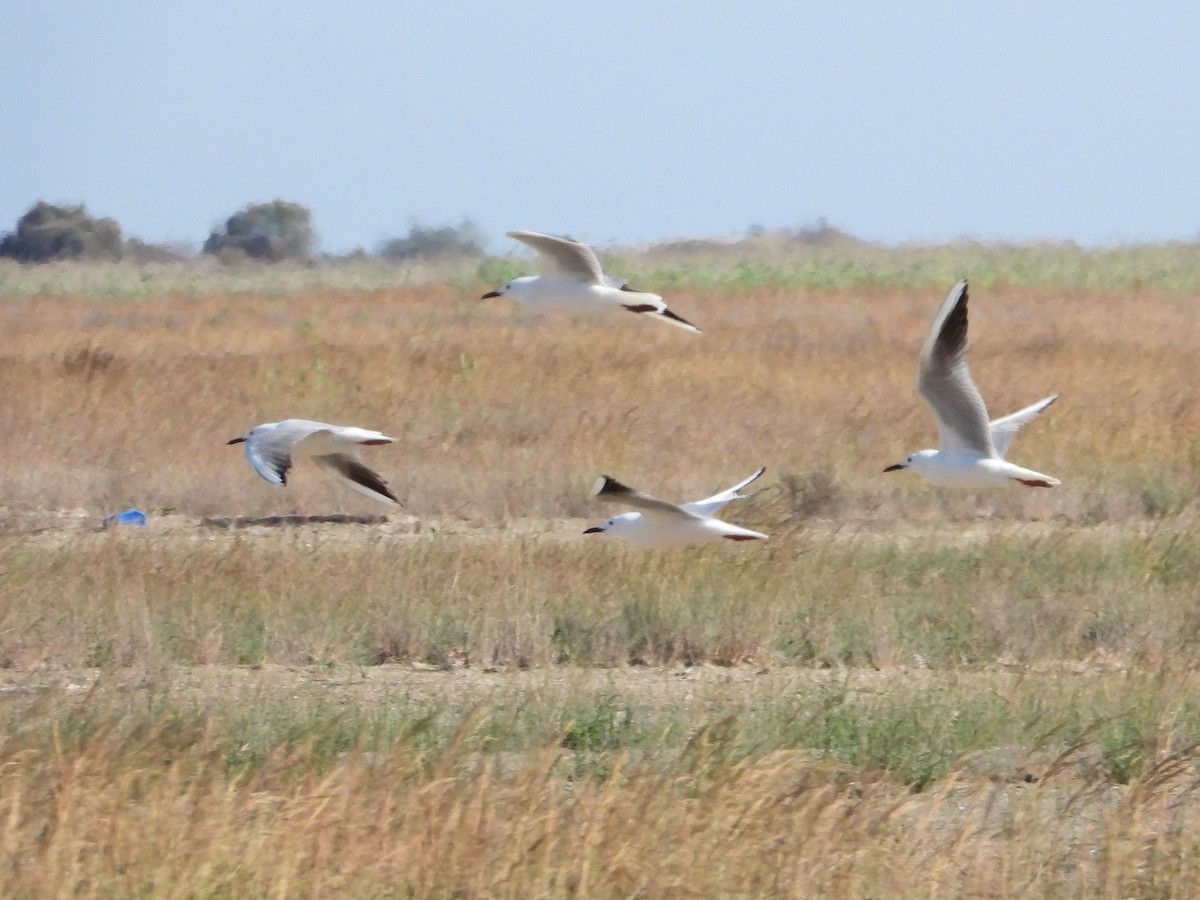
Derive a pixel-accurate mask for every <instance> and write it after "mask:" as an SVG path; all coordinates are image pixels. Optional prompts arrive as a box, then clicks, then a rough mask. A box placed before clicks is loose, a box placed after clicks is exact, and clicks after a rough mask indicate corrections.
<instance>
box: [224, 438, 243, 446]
mask: <svg viewBox="0 0 1200 900" xmlns="http://www.w3.org/2000/svg"><path fill="white" fill-rule="evenodd" d="M245 441H246V439H245V438H244V437H240V438H234V439H233V440H231V441H226V442H225V443H226V444H243V443H245Z"/></svg>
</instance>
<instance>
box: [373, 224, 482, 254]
mask: <svg viewBox="0 0 1200 900" xmlns="http://www.w3.org/2000/svg"><path fill="white" fill-rule="evenodd" d="M485 243H486V239H485V238H484V236H483V232H482V231H481V230H480V229H479V226H478V225H476V224H475V223H474V222H472V221H471V220H470V219H463V220H462V221H461V222H460V223H459V224H458V225H437V226H431V225H421V224H418V223H413V224H412V225H411V226H410V227H409V229H408V237H402V238H391V239H390V240H386V241H384V242H383V243H382V244H380V246H379V255H380V256H382V257H385V258H386V259H394V260H399V261H409V260H414V259H446V258H448V257H465V258H475V257H480V256H483V253H484V251H483V246H484V244H485Z"/></svg>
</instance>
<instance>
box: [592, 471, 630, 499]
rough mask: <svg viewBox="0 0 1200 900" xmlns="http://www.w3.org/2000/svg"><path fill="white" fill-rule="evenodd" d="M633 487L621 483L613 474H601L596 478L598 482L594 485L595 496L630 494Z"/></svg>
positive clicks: (593, 492) (593, 493) (593, 494)
mask: <svg viewBox="0 0 1200 900" xmlns="http://www.w3.org/2000/svg"><path fill="white" fill-rule="evenodd" d="M632 492H633V488H631V487H628V486H626V485H623V484H621V482H619V481H617V479H615V478H613V477H612V476H611V475H601V476H600V477H599V478H597V479H596V483H595V484H593V485H592V496H593V497H604V496H608V495H611V494H630V493H632Z"/></svg>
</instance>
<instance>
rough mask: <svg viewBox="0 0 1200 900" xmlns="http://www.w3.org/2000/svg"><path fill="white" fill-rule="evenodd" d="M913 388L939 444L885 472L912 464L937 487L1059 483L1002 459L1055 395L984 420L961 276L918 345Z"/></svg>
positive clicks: (1056, 397)
mask: <svg viewBox="0 0 1200 900" xmlns="http://www.w3.org/2000/svg"><path fill="white" fill-rule="evenodd" d="M917 390H918V391H920V393H921V396H922V398H924V400H925V402H926V403H927V404H928V405H929V408H930V409H931V410H932V411H933V416H934V418H935V419H936V420H937V426H938V449H936V450H918V451H917V452H916V453H914V454H912V455H911V456H909V457H908V458H907V459H905V460H904V461H903V462H899V463H896V464H895V465H891V466H888V467H887V468H886V469H884V471H885V472H895V471H899V470H901V469H911V470H912V471H914V472H916V473H918V474H920V475H923V476H925V478H926V479H928V480H929V482H930V483H931V484H934V485H937V486H939V487H972V488H973V487H993V486H999V485H1006V484H1013V483H1014V482H1015V483H1017V484H1023V485H1026V486H1028V487H1052V486H1053V485H1056V484H1061V483H1062V482H1060V481H1059V480H1058V479H1057V478H1054V477H1052V476H1050V475H1044V474H1042V473H1041V472H1035V471H1034V470H1033V469H1026V468H1023V467H1022V466H1018V465H1014V464H1013V463H1010V462H1009V461H1008V460H1006V459H1005V458H1004V454H1005V453H1006V452H1007V451H1008V447H1009V445H1010V444H1011V443H1012V439H1013V437H1014V436H1015V435H1016V433H1017V431H1018V430H1019V429H1020V427H1021V426H1022V425H1024V424H1025V423H1026V422H1029V421H1030V420H1032V419H1033V418H1034V417H1035V416H1036V415H1037V414H1038V413H1040V412H1041V411H1042V410H1043V409H1045V408H1046V407H1047V406H1049V405H1050V404H1051V403H1053V402H1054V401H1055V400H1056V399H1058V395H1057V394H1053V395H1051V396H1049V397H1046V398H1044V399H1042V400H1039V401H1038V402H1037V403H1034V404H1032V405H1030V406H1027V407H1025V408H1024V409H1021V410H1018V411H1017V412H1015V413H1012V414H1010V415H1007V416H1005V417H1004V418H1002V419H996V420H995V421H991V420H989V419H988V412H987V407H986V405H985V404H984V402H983V397H982V395H981V394H980V393H979V388H978V387H976V386H975V382H974V381H973V380H972V379H971V373H970V371H969V370H968V369H967V282H966V281H960V282H959V283H958V284H956V285H955V286H954V287H953V288H952V289H951V291H950V293H949V294H948V295H947V297H946V299H945V300H944V301H943V302H942V305H941V307H940V308H939V309H938V312H937V315H936V316H935V317H934V319H933V324H932V326H931V327H930V329H929V334H928V336H927V337H926V338H925V343H924V344H923V345H922V347H921V357H920V364H919V375H918V378H917Z"/></svg>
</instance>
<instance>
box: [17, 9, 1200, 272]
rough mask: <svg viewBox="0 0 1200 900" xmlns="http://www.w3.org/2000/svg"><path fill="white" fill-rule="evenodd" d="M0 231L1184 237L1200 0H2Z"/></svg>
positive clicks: (1199, 63) (368, 238) (496, 245)
mask: <svg viewBox="0 0 1200 900" xmlns="http://www.w3.org/2000/svg"><path fill="white" fill-rule="evenodd" d="M5 5H6V7H8V8H6V9H5V10H4V16H3V28H2V29H0V122H3V126H4V127H3V140H2V142H0V230H3V231H7V230H10V229H11V228H12V227H13V226H14V224H15V222H16V220H17V218H18V217H19V216H20V215H21V214H22V213H23V212H24V211H25V210H26V209H27V208H28V207H29V206H30V205H31V204H32V203H33V202H34V201H35V200H38V199H45V200H48V201H51V202H86V203H87V205H88V208H89V209H90V210H91V211H92V212H93V213H95V214H101V215H109V216H113V217H114V218H116V219H117V220H118V221H119V222H120V223H121V225H122V226H123V228H124V230H125V232H126V234H129V235H135V236H138V237H142V238H144V239H146V240H151V241H158V240H186V241H190V242H193V243H197V244H198V243H199V242H201V241H203V239H204V237H205V236H206V235H207V233H208V230H209V228H210V227H211V226H212V225H213V224H215V223H217V222H218V221H220V220H223V219H224V218H225V217H226V216H228V215H229V214H230V213H232V212H234V211H235V210H237V209H239V208H241V207H242V206H244V205H245V204H246V203H247V202H251V201H262V200H271V199H274V198H276V197H279V198H283V199H286V200H293V201H296V202H299V203H303V204H305V205H307V206H308V207H310V208H311V209H312V211H313V218H314V224H315V226H316V229H317V231H318V233H319V234H320V236H321V238H322V246H323V248H324V249H326V250H329V251H342V250H347V249H350V248H352V247H354V246H355V245H363V246H364V247H367V248H372V247H374V246H375V244H376V243H377V242H378V241H379V240H380V239H381V238H383V237H385V236H393V235H402V234H405V233H407V231H408V226H409V224H410V221H411V220H412V219H417V220H420V221H422V222H423V223H425V224H431V225H437V224H444V223H455V222H457V221H458V220H459V219H460V218H461V217H462V216H470V217H471V218H473V219H475V221H476V222H478V223H479V224H480V225H481V226H482V227H483V229H484V230H485V232H486V233H487V234H488V235H489V237H490V238H491V248H492V249H493V250H497V251H505V250H508V249H510V248H511V242H510V241H507V240H505V239H504V238H503V237H501V235H502V233H503V232H504V231H505V230H508V229H514V228H524V229H534V230H541V231H551V232H559V233H570V234H572V235H574V236H576V237H579V238H583V239H588V240H592V241H595V242H597V243H600V244H604V243H607V242H610V241H614V240H616V241H620V242H623V243H624V242H636V241H642V240H652V239H659V238H665V237H684V236H688V237H699V236H714V235H726V234H733V233H738V232H741V231H744V230H745V229H746V228H747V227H748V226H750V225H754V224H759V225H763V226H766V227H775V226H796V225H803V224H807V223H811V222H813V221H815V220H816V219H818V218H820V217H825V218H827V219H828V220H829V221H830V222H831V223H832V224H834V225H837V226H839V227H841V228H843V229H845V230H847V231H849V232H851V233H852V234H855V235H858V236H860V237H864V238H868V239H873V240H883V241H889V242H896V241H906V240H933V241H941V240H946V239H950V238H954V237H960V236H970V237H977V238H982V239H1013V240H1019V239H1028V238H1042V237H1050V238H1065V239H1073V240H1077V241H1080V242H1083V243H1089V244H1091V243H1111V242H1118V241H1140V240H1159V239H1187V240H1191V239H1195V238H1196V237H1197V235H1198V234H1200V3H1195V2H1177V3H1154V2H1150V3H1132V2H1131V3H1111V2H1110V3H1105V2H1094V3H1082V2H1079V3H1055V2H1047V0H1043V2H1016V3H1011V2H1010V3H995V2H988V3H981V2H967V3H920V2H909V0H901V2H890V3H864V2H844V3H837V2H830V3H798V2H757V3H756V2H748V3H743V4H729V3H681V2H656V0H609V2H605V3H603V4H572V3H563V2H561V0H560V2H554V3H522V2H510V3H507V4H499V3H479V2H468V3H455V2H438V3H434V2H429V3H397V2H378V3H333V2H324V0H294V2H279V3H263V2H247V3H240V2H232V0H204V2H194V0H191V2H187V3H179V2H161V0H160V2H116V3H103V4H102V3H96V2H80V3H70V4H57V3H28V2H26V3H12V4H5Z"/></svg>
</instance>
